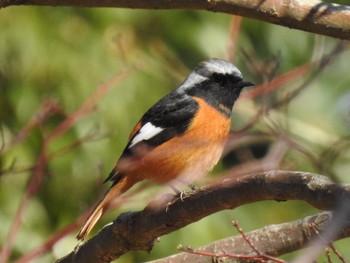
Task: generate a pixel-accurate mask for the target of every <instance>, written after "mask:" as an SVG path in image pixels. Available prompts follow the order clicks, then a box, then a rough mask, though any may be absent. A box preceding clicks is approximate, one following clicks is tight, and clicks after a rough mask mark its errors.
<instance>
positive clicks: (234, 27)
mask: <svg viewBox="0 0 350 263" xmlns="http://www.w3.org/2000/svg"><path fill="white" fill-rule="evenodd" d="M241 24H242V17H241V16H232V18H231V26H230V33H229V35H228V42H227V57H226V58H227V60H228V61H235V55H236V50H237V43H238V36H239V32H240V30H241Z"/></svg>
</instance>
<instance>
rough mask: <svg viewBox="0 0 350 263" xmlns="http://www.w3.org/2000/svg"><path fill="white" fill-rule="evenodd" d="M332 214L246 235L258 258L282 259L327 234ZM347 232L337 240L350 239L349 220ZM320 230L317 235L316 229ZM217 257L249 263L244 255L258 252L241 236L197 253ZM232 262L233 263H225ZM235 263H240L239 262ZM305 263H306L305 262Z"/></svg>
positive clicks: (193, 258)
mask: <svg viewBox="0 0 350 263" xmlns="http://www.w3.org/2000/svg"><path fill="white" fill-rule="evenodd" d="M333 216H334V215H333V213H331V212H323V213H320V214H316V215H313V216H308V217H305V218H303V219H298V220H296V221H293V222H288V223H283V224H278V225H269V226H265V227H263V228H261V229H258V230H254V231H251V232H249V233H245V234H244V235H245V236H246V238H248V239H249V240H252V241H253V242H254V247H255V248H256V250H258V251H259V254H265V255H271V256H280V255H283V254H286V253H289V252H292V251H295V250H298V249H301V248H303V247H305V245H307V244H308V242H309V241H311V240H312V239H314V238H316V239H317V238H319V233H320V232H322V231H324V230H326V229H327V227H328V226H329V225H331V224H332V223H333ZM346 223H347V224H346V228H344V229H343V230H342V232H341V233H340V235H339V236H338V238H343V237H348V236H350V219H349V220H347V222H346ZM315 227H316V228H317V231H315V229H314V228H315ZM196 251H203V252H206V253H214V254H218V253H220V254H224V255H225V254H236V255H242V257H241V258H242V261H243V262H246V259H245V258H244V256H243V255H246V256H247V255H248V256H252V255H256V256H258V254H257V253H256V251H254V249H253V248H252V247H251V246H250V245H249V244H248V243H247V242H245V240H244V237H243V236H242V235H237V236H233V237H229V238H225V239H222V240H218V241H215V242H214V243H212V244H209V245H207V246H204V247H201V248H198V249H196ZM151 262H152V263H165V262H192V263H197V262H201V263H206V262H208V263H210V262H214V261H213V257H204V256H198V254H197V255H195V254H189V253H180V254H176V255H173V256H170V257H167V258H163V259H159V260H154V261H151ZM225 262H230V261H225ZM234 262H239V260H237V259H236V258H235V259H234ZM304 262H306V261H304ZM149 263H150V262H149Z"/></svg>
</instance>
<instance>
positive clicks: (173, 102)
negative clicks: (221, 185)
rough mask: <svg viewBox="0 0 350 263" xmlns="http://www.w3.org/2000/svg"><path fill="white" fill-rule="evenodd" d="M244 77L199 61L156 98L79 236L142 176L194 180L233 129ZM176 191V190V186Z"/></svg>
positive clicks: (226, 66)
mask: <svg viewBox="0 0 350 263" xmlns="http://www.w3.org/2000/svg"><path fill="white" fill-rule="evenodd" d="M253 85H254V84H253V83H252V82H249V81H246V80H244V79H243V76H242V73H241V72H240V70H239V69H238V68H237V67H236V66H235V65H233V64H231V63H230V62H228V61H226V60H223V59H218V58H212V59H207V60H204V61H202V62H200V63H199V64H198V65H197V66H196V67H195V68H194V70H193V71H192V72H191V73H190V74H189V75H188V76H187V78H185V80H184V81H183V83H182V84H181V85H180V86H179V87H178V88H177V89H175V90H174V91H172V92H170V93H169V94H167V95H165V96H164V97H163V98H161V99H160V100H159V101H158V102H156V103H155V104H154V105H153V106H152V107H151V108H150V109H149V110H148V111H147V112H146V113H145V114H144V115H143V116H142V118H141V119H140V121H139V122H138V123H137V124H136V125H135V127H134V129H133V130H132V132H131V134H130V136H129V140H128V143H127V145H126V147H125V149H124V151H123V152H122V154H121V156H120V158H119V160H118V161H117V162H116V164H115V166H114V168H113V169H112V171H111V172H110V174H109V176H108V177H107V178H106V180H105V181H104V182H111V183H112V184H111V186H110V188H109V189H108V190H107V192H106V193H105V195H104V196H103V197H102V199H101V200H100V201H99V202H98V204H97V205H96V207H95V208H94V209H93V211H92V212H91V214H90V215H89V217H88V218H87V220H86V221H85V223H84V225H83V226H82V227H81V229H80V231H79V233H78V235H77V239H78V240H83V239H84V238H85V237H86V236H87V235H88V234H89V232H90V231H91V230H92V228H93V227H94V225H95V224H96V223H97V221H98V220H99V219H100V218H101V216H102V215H103V214H104V212H105V211H106V210H107V208H108V205H109V204H110V203H111V201H112V200H115V199H116V198H117V197H119V196H120V195H122V194H123V193H125V192H126V191H127V190H128V189H129V188H131V187H132V186H133V185H135V184H136V183H138V182H140V181H143V180H145V179H148V180H151V181H153V182H156V183H159V184H168V185H169V186H172V184H173V183H174V182H176V181H181V182H186V183H187V182H193V181H196V180H197V179H198V178H199V177H201V176H204V175H206V174H207V173H208V172H209V171H210V170H211V169H212V168H213V167H214V166H215V165H216V164H217V162H218V161H219V159H220V156H221V154H222V152H223V149H224V145H225V142H226V140H227V137H228V134H229V132H230V127H231V114H232V109H233V105H234V103H235V101H236V100H237V99H238V97H239V95H240V93H241V91H242V89H243V88H244V87H248V86H253ZM175 189H176V188H175Z"/></svg>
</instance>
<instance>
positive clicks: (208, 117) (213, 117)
mask: <svg viewBox="0 0 350 263" xmlns="http://www.w3.org/2000/svg"><path fill="white" fill-rule="evenodd" d="M195 100H196V101H197V102H198V104H199V107H200V110H199V111H198V113H197V115H196V116H195V118H194V119H193V121H192V122H191V123H190V126H189V128H188V130H187V132H185V133H184V134H182V135H181V136H176V137H174V138H172V139H170V140H169V141H167V142H165V143H163V144H161V145H159V146H157V147H156V148H154V149H152V150H150V151H149V152H147V153H146V154H145V156H143V157H142V158H141V159H140V160H139V161H137V163H135V165H134V167H133V168H134V169H132V171H128V172H127V176H128V177H133V179H134V180H136V181H139V180H142V179H146V178H147V179H151V180H153V181H156V182H158V183H168V182H170V181H172V180H174V179H175V178H177V177H181V178H183V179H184V180H186V181H187V182H191V181H193V180H195V179H196V177H199V176H203V175H205V174H206V173H207V172H208V171H209V170H211V169H212V168H213V166H214V165H215V164H216V163H217V162H218V160H219V158H220V156H221V154H222V151H223V148H224V144H225V142H226V138H227V135H228V133H229V130H230V119H229V118H227V117H226V116H225V115H224V114H222V113H220V112H219V111H217V110H216V109H214V108H213V107H211V106H209V105H208V104H207V103H205V102H204V100H203V99H200V98H195ZM130 179H131V178H130Z"/></svg>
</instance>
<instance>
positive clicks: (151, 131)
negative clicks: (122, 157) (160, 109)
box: [128, 122, 164, 148]
mask: <svg viewBox="0 0 350 263" xmlns="http://www.w3.org/2000/svg"><path fill="white" fill-rule="evenodd" d="M162 130H164V129H163V128H160V127H156V126H154V125H153V124H152V123H150V122H147V123H146V124H145V125H143V126H142V128H141V129H140V131H139V132H138V134H137V135H136V136H135V137H134V139H132V141H131V143H130V145H129V147H128V148H131V147H133V146H134V145H135V144H136V143H139V142H141V141H144V140H148V139H150V138H152V137H154V136H155V135H157V134H158V133H160V132H161V131H162Z"/></svg>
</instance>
